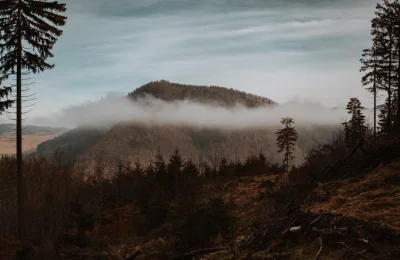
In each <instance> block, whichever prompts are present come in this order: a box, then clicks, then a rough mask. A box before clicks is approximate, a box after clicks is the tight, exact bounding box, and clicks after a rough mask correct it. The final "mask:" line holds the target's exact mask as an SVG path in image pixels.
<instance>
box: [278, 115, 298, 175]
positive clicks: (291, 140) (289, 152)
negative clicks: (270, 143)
mask: <svg viewBox="0 0 400 260" xmlns="http://www.w3.org/2000/svg"><path fill="white" fill-rule="evenodd" d="M281 124H283V125H285V128H282V129H281V130H279V131H278V132H276V133H275V134H276V136H277V137H276V144H277V145H278V148H279V150H278V153H281V152H283V151H285V154H284V159H283V164H284V165H285V168H286V171H287V172H288V171H289V160H292V159H294V156H293V152H294V145H295V144H296V142H297V131H296V129H295V128H294V127H292V124H294V121H293V119H291V118H289V117H286V118H282V120H281Z"/></svg>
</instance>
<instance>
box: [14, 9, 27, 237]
mask: <svg viewBox="0 0 400 260" xmlns="http://www.w3.org/2000/svg"><path fill="white" fill-rule="evenodd" d="M18 3H20V1H18ZM21 12H22V10H21V9H20V8H19V9H18V22H17V31H18V36H17V37H18V50H17V52H18V57H17V151H16V154H17V208H18V209H17V210H18V213H17V215H18V239H19V240H20V241H22V240H23V239H24V224H25V221H24V196H23V184H24V180H23V173H22V94H21V92H22V89H21V88H22V63H21V59H22V39H21V38H22V34H21Z"/></svg>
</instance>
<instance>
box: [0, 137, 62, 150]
mask: <svg viewBox="0 0 400 260" xmlns="http://www.w3.org/2000/svg"><path fill="white" fill-rule="evenodd" d="M58 135H59V134H52V135H24V136H23V137H22V138H23V140H22V151H23V152H28V151H32V150H36V147H37V145H38V144H40V143H43V142H44V141H47V140H49V139H52V138H54V137H56V136H58ZM12 154H15V136H11V135H2V136H0V155H12Z"/></svg>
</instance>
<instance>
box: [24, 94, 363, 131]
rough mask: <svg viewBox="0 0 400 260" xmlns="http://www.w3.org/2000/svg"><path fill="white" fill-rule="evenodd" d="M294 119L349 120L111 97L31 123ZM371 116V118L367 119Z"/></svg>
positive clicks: (335, 114) (318, 108)
mask: <svg viewBox="0 0 400 260" xmlns="http://www.w3.org/2000/svg"><path fill="white" fill-rule="evenodd" d="M287 116H288V117H291V118H293V119H294V120H295V123H296V125H302V126H307V125H326V124H335V125H338V124H340V123H341V122H343V120H346V119H347V114H346V111H345V110H344V109H335V110H332V109H330V108H327V107H324V106H323V105H321V104H318V103H314V102H308V101H301V100H292V101H290V102H287V103H284V104H280V105H278V106H276V107H262V108H255V109H249V108H245V107H243V106H241V105H237V106H235V107H233V108H222V107H216V106H211V105H205V104H200V103H195V102H192V101H189V100H184V101H176V102H171V103H168V102H165V101H162V100H159V99H154V98H152V97H146V98H144V99H140V100H138V101H136V102H133V101H132V100H130V99H128V98H126V97H119V96H116V95H109V96H107V97H105V98H102V99H101V100H98V101H95V102H86V103H83V104H82V105H77V106H71V107H69V108H67V109H64V110H63V111H62V112H60V113H54V114H53V115H51V116H48V117H36V118H32V121H31V122H32V123H35V124H37V125H51V126H64V127H76V126H83V125H85V126H109V125H113V124H116V123H119V122H124V121H125V122H141V123H156V124H176V125H188V126H194V127H201V128H202V127H205V128H207V127H213V128H214V127H215V128H223V129H244V128H258V127H268V126H270V127H272V126H273V127H277V126H278V125H279V122H280V119H281V118H282V117H287ZM367 116H368V115H367Z"/></svg>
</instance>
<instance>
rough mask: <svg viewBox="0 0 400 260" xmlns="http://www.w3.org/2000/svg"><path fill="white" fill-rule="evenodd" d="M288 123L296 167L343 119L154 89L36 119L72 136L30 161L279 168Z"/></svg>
mask: <svg viewBox="0 0 400 260" xmlns="http://www.w3.org/2000/svg"><path fill="white" fill-rule="evenodd" d="M288 116H289V117H291V118H293V119H294V120H295V127H296V129H297V130H298V132H299V140H298V145H297V147H296V158H297V159H295V161H294V163H295V164H298V163H301V161H302V160H303V156H304V155H305V154H306V153H307V151H308V150H309V149H310V148H311V147H312V146H313V145H314V143H313V142H314V141H313V140H319V141H320V142H324V141H327V140H329V139H330V138H331V137H332V134H333V133H334V132H335V131H336V130H337V129H338V127H337V125H340V122H341V121H343V120H345V119H346V117H347V114H346V112H345V110H344V109H335V110H332V109H330V108H327V107H324V106H323V105H322V104H319V103H316V102H306V101H300V100H293V101H290V102H287V103H285V104H277V103H276V102H274V101H272V100H270V99H268V98H265V97H259V96H256V95H252V94H249V93H245V92H241V91H237V90H233V89H227V88H223V87H205V86H190V85H182V84H177V83H171V82H167V81H157V82H150V83H148V84H146V85H143V86H142V87H139V88H137V89H136V90H135V91H133V92H131V93H129V95H128V96H122V97H121V96H118V95H108V96H107V97H105V98H103V99H101V100H99V101H96V102H88V103H86V104H82V105H78V106H73V107H69V108H67V109H65V110H64V111H63V112H62V113H60V114H57V115H55V116H54V117H52V118H42V119H41V120H43V121H42V122H41V123H46V122H47V123H48V124H50V125H59V124H62V125H65V126H70V127H77V128H76V129H74V130H73V131H69V132H66V133H64V134H63V135H61V136H58V137H56V138H54V139H52V140H48V141H46V142H44V143H42V144H40V145H38V147H37V153H38V154H40V155H45V156H49V155H50V154H52V153H54V152H55V151H56V150H57V151H59V152H62V153H63V154H64V157H65V158H67V159H68V160H72V159H73V158H74V157H76V156H78V157H85V158H95V157H96V156H98V155H100V154H101V155H102V156H104V157H106V158H108V159H110V158H112V160H114V161H115V162H117V161H121V160H122V161H125V162H132V161H135V160H136V159H140V160H141V161H142V162H143V163H145V164H146V163H149V162H150V161H149V160H150V158H153V157H154V155H155V154H156V153H158V152H161V154H162V155H163V156H168V155H169V154H171V152H172V151H173V150H174V149H175V148H178V149H179V150H180V151H181V152H182V154H184V155H185V156H186V157H188V158H191V159H193V160H197V161H198V160H199V158H202V159H203V160H207V161H208V162H213V161H214V162H215V161H218V160H219V159H220V157H221V156H226V157H227V158H228V159H231V160H235V159H243V158H245V157H246V156H248V154H249V153H258V152H260V151H263V152H264V153H266V155H267V157H268V159H269V160H271V161H273V162H279V161H281V155H279V154H278V153H277V147H276V144H275V143H276V137H275V132H276V130H277V129H279V128H281V127H282V125H281V124H280V120H281V118H282V117H288ZM46 120H47V121H46ZM217 154H218V158H216V155H217Z"/></svg>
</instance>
